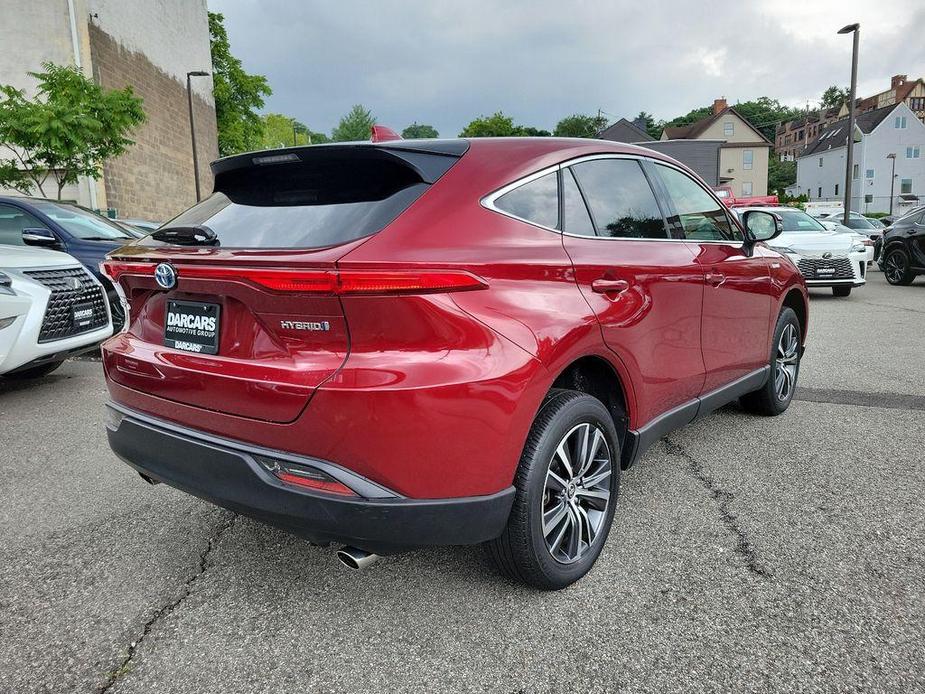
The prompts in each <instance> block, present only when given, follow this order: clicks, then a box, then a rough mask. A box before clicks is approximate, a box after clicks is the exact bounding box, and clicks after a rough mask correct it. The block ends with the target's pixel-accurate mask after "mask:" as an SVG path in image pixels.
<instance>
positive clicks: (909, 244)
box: [878, 208, 925, 285]
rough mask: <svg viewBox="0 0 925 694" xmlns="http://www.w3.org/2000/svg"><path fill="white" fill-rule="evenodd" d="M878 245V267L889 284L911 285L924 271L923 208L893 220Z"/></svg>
mask: <svg viewBox="0 0 925 694" xmlns="http://www.w3.org/2000/svg"><path fill="white" fill-rule="evenodd" d="M878 245H879V249H878V251H879V252H878V262H879V264H880V269H882V270H883V273H884V275H885V276H886V281H887V282H889V283H890V284H899V285H906V284H912V280H914V279H915V277H916V275H921V274H925V208H921V209H918V210H913V211H912V212H910V213H909V214H907V215H906V216H905V217H901V218H899V219H897V220H896V221H895V222H893V224H892V225H891V226H890V227H889V228H888V229H886V231H884V233H883V237H882V239H881V240H879V241H878Z"/></svg>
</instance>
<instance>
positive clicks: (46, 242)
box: [22, 228, 60, 248]
mask: <svg viewBox="0 0 925 694" xmlns="http://www.w3.org/2000/svg"><path fill="white" fill-rule="evenodd" d="M22 242H23V243H24V244H26V245H27V246H39V247H41V248H57V247H58V246H59V245H60V244H59V243H58V239H57V237H56V236H55V235H54V234H52V233H51V231H49V230H48V229H44V228H36V229H23V230H22Z"/></svg>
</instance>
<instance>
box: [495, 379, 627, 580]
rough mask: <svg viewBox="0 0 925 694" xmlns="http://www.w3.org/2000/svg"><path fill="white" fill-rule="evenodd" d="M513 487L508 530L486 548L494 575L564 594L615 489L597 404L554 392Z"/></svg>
mask: <svg viewBox="0 0 925 694" xmlns="http://www.w3.org/2000/svg"><path fill="white" fill-rule="evenodd" d="M583 452H584V455H583ZM569 472H570V473H571V476H569ZM514 486H515V488H516V490H517V492H516V495H515V497H514V505H513V507H512V508H511V515H510V517H509V518H508V523H507V527H506V528H505V529H504V532H503V533H502V534H501V537H499V538H497V539H495V540H491V541H490V542H487V543H486V545H485V547H486V550H487V552H488V555H489V557H490V558H491V559H492V561H493V562H494V563H495V564H496V565H497V566H498V568H499V569H500V570H501V573H503V574H504V575H505V576H507V577H508V578H510V579H512V580H514V581H518V582H520V583H525V584H526V585H529V586H533V587H535V588H540V589H542V590H559V589H560V588H565V587H566V586H568V585H570V584H572V583H574V582H575V581H577V580H578V579H580V578H581V577H582V576H584V575H585V574H586V573H588V571H589V570H590V569H591V567H592V566H593V565H594V562H595V561H597V558H598V556H599V555H600V553H601V550H602V549H603V547H604V543H605V542H606V540H607V535H608V533H609V532H610V526H611V523H612V522H613V514H614V509H615V507H616V502H617V495H618V493H619V491H620V442H619V439H618V437H617V431H616V428H615V427H614V423H613V418H612V417H611V415H610V413H609V412H608V411H607V408H606V407H604V404H603V403H602V402H601V401H600V400H598V399H597V398H594V397H591V396H590V395H586V394H585V393H581V392H578V391H573V390H553V391H552V392H551V393H550V395H549V396H548V397H547V398H546V400H545V401H544V403H543V405H542V407H541V408H540V411H539V413H538V414H537V415H536V419H535V420H534V422H533V426H532V427H531V429H530V434H529V436H528V437H527V443H526V446H524V451H523V455H522V456H521V459H520V465H519V466H518V468H517V475H516V477H515V480H514Z"/></svg>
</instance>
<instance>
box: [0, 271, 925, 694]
mask: <svg viewBox="0 0 925 694" xmlns="http://www.w3.org/2000/svg"><path fill="white" fill-rule="evenodd" d="M870 279H871V281H870V284H869V285H868V286H867V287H866V288H864V289H861V290H856V291H855V293H854V294H853V295H852V296H851V297H850V298H849V299H834V298H833V297H832V296H831V294H830V293H829V292H825V291H816V292H813V293H812V303H811V306H810V311H811V333H810V340H809V344H808V349H807V352H806V356H805V360H804V362H803V369H802V373H801V375H800V390H799V391H798V393H797V398H798V400H797V401H795V402H794V403H793V406H792V407H791V409H790V410H789V411H788V412H787V413H786V414H785V415H784V416H782V417H778V418H775V419H760V418H753V417H749V416H746V415H744V414H743V413H741V412H740V411H739V410H738V409H737V408H736V407H727V408H725V409H723V410H721V411H719V412H717V413H715V414H714V415H712V416H711V417H709V418H707V419H704V420H702V421H700V422H697V423H695V424H694V425H692V426H690V427H688V428H686V429H684V430H682V431H679V432H676V433H675V434H673V435H671V436H670V437H669V438H668V439H665V440H663V441H662V442H661V443H660V444H658V445H657V446H655V447H654V448H653V449H652V450H651V451H650V452H649V453H648V455H647V456H646V458H645V459H644V460H643V461H642V462H641V463H640V464H639V465H637V466H636V467H635V468H633V469H632V470H630V471H629V472H627V473H625V475H624V478H623V484H622V494H621V504H620V506H619V507H618V510H617V515H616V518H615V522H614V528H613V530H612V532H611V535H610V538H609V541H608V545H607V547H606V549H605V551H604V554H603V555H602V557H601V559H600V561H599V562H598V565H597V567H596V568H595V570H594V571H592V573H591V574H590V575H588V576H587V577H586V578H585V579H584V580H582V581H581V582H579V583H578V584H576V585H574V586H572V587H571V588H569V589H567V590H565V591H561V592H558V593H540V592H536V591H531V590H528V589H525V588H521V587H519V586H516V585H513V584H511V583H509V582H507V581H505V580H503V579H502V578H500V577H499V576H498V575H496V574H495V573H494V572H493V570H492V569H491V568H490V566H489V565H488V564H487V562H486V560H485V559H484V558H483V556H482V553H481V551H480V550H479V549H478V548H448V549H435V550H429V551H420V552H415V553H411V554H407V555H402V556H398V557H390V558H386V559H383V560H381V561H380V562H379V563H378V564H376V565H375V566H374V567H373V568H371V569H370V570H368V571H365V572H351V571H350V570H348V569H345V568H344V567H342V566H341V565H340V564H339V563H338V562H336V560H335V558H334V552H333V551H332V550H331V549H321V548H317V547H312V546H310V545H308V544H307V543H305V542H303V541H301V540H299V539H296V538H293V537H290V536H287V535H285V534H284V533H282V532H279V531H277V530H274V529H271V528H267V527H265V526H262V525H259V524H258V523H255V522H253V521H250V520H248V519H246V518H242V517H235V516H233V515H232V514H231V513H228V512H226V511H223V510H219V509H216V508H214V507H212V506H210V505H208V504H206V503H204V502H201V501H199V500H197V499H194V498H192V497H189V496H186V495H184V494H182V493H180V492H178V491H175V490H172V489H170V488H167V487H165V486H163V485H161V486H158V487H150V486H149V485H147V484H145V483H144V482H142V480H141V479H140V478H139V477H138V476H137V475H136V474H135V473H133V472H132V471H130V469H129V468H128V467H127V466H125V465H123V464H122V463H120V462H118V461H117V460H116V458H115V457H114V456H113V455H112V454H111V453H110V452H109V449H108V447H107V445H106V442H105V436H104V433H103V426H102V423H101V417H102V405H103V402H104V401H105V399H106V391H105V387H104V385H103V379H102V375H101V369H100V365H99V364H98V363H96V362H93V361H74V362H69V363H68V364H66V365H65V366H64V367H62V368H61V369H60V370H59V371H57V372H56V373H54V374H52V375H51V376H48V377H46V378H44V379H42V380H41V381H39V382H34V383H32V384H28V385H26V384H22V383H6V384H0V473H2V474H0V490H2V494H0V499H2V503H0V691H2V692H11V693H16V694H24V693H27V692H102V691H107V692H113V693H116V692H120V693H124V692H167V691H170V692H197V693H199V692H223V693H224V692H237V691H241V692H251V691H253V692H271V691H272V692H295V691H303V692H304V691H334V690H339V691H344V690H356V691H375V692H382V691H485V690H492V691H505V692H521V691H523V692H546V691H550V692H560V691H562V692H564V691H576V692H577V691H584V692H587V691H592V690H593V691H621V692H622V691H625V692H643V691H645V692H669V691H677V692H700V691H736V692H744V691H762V692H764V691H782V692H783V691H803V692H807V691H820V692H835V691H839V692H844V691H891V692H910V691H925V646H923V644H925V558H923V548H925V503H923V496H922V495H923V491H925V447H923V435H922V432H923V431H925V358H923V357H925V280H922V279H919V280H917V281H916V282H915V283H914V284H913V285H912V286H910V287H890V286H888V285H886V283H885V281H884V280H883V278H882V275H880V273H878V272H874V273H872V274H871V277H870Z"/></svg>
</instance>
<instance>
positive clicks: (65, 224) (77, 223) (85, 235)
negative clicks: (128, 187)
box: [0, 196, 135, 330]
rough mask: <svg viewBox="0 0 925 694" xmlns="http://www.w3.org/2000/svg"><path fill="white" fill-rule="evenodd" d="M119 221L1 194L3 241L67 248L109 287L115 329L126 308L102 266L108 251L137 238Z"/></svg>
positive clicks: (54, 203)
mask: <svg viewBox="0 0 925 694" xmlns="http://www.w3.org/2000/svg"><path fill="white" fill-rule="evenodd" d="M134 240H135V238H134V237H133V236H131V235H130V234H129V233H128V232H127V231H125V230H124V229H123V228H122V227H120V226H119V225H118V224H116V223H114V222H111V221H110V220H108V219H106V218H105V217H102V216H100V215H98V214H96V213H95V212H92V211H91V210H88V209H85V208H83V207H80V206H79V205H74V204H71V203H67V202H59V201H57V200H45V199H43V198H29V197H13V196H0V245H12V246H22V245H29V246H35V247H40V248H45V249H50V250H57V251H64V252H66V253H68V254H70V255H72V256H74V257H75V258H77V260H79V261H80V262H81V263H83V265H84V267H85V268H87V270H89V271H90V273H91V274H92V275H93V276H94V277H95V278H96V279H98V280H99V281H100V282H101V283H102V284H103V287H104V288H105V289H106V295H107V300H108V302H109V309H110V312H111V314H112V320H113V323H114V324H115V326H116V330H119V329H121V327H122V323H123V321H124V317H125V311H124V309H123V306H122V303H121V302H120V300H119V296H118V294H117V293H116V291H115V289H114V287H113V286H112V283H111V282H110V281H109V280H108V279H107V278H106V277H104V276H103V275H102V273H101V272H100V269H99V266H100V262H102V260H103V258H104V257H105V255H106V254H107V253H109V251H112V250H115V249H116V248H119V247H120V246H124V245H125V244H126V243H130V242H131V241H134Z"/></svg>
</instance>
